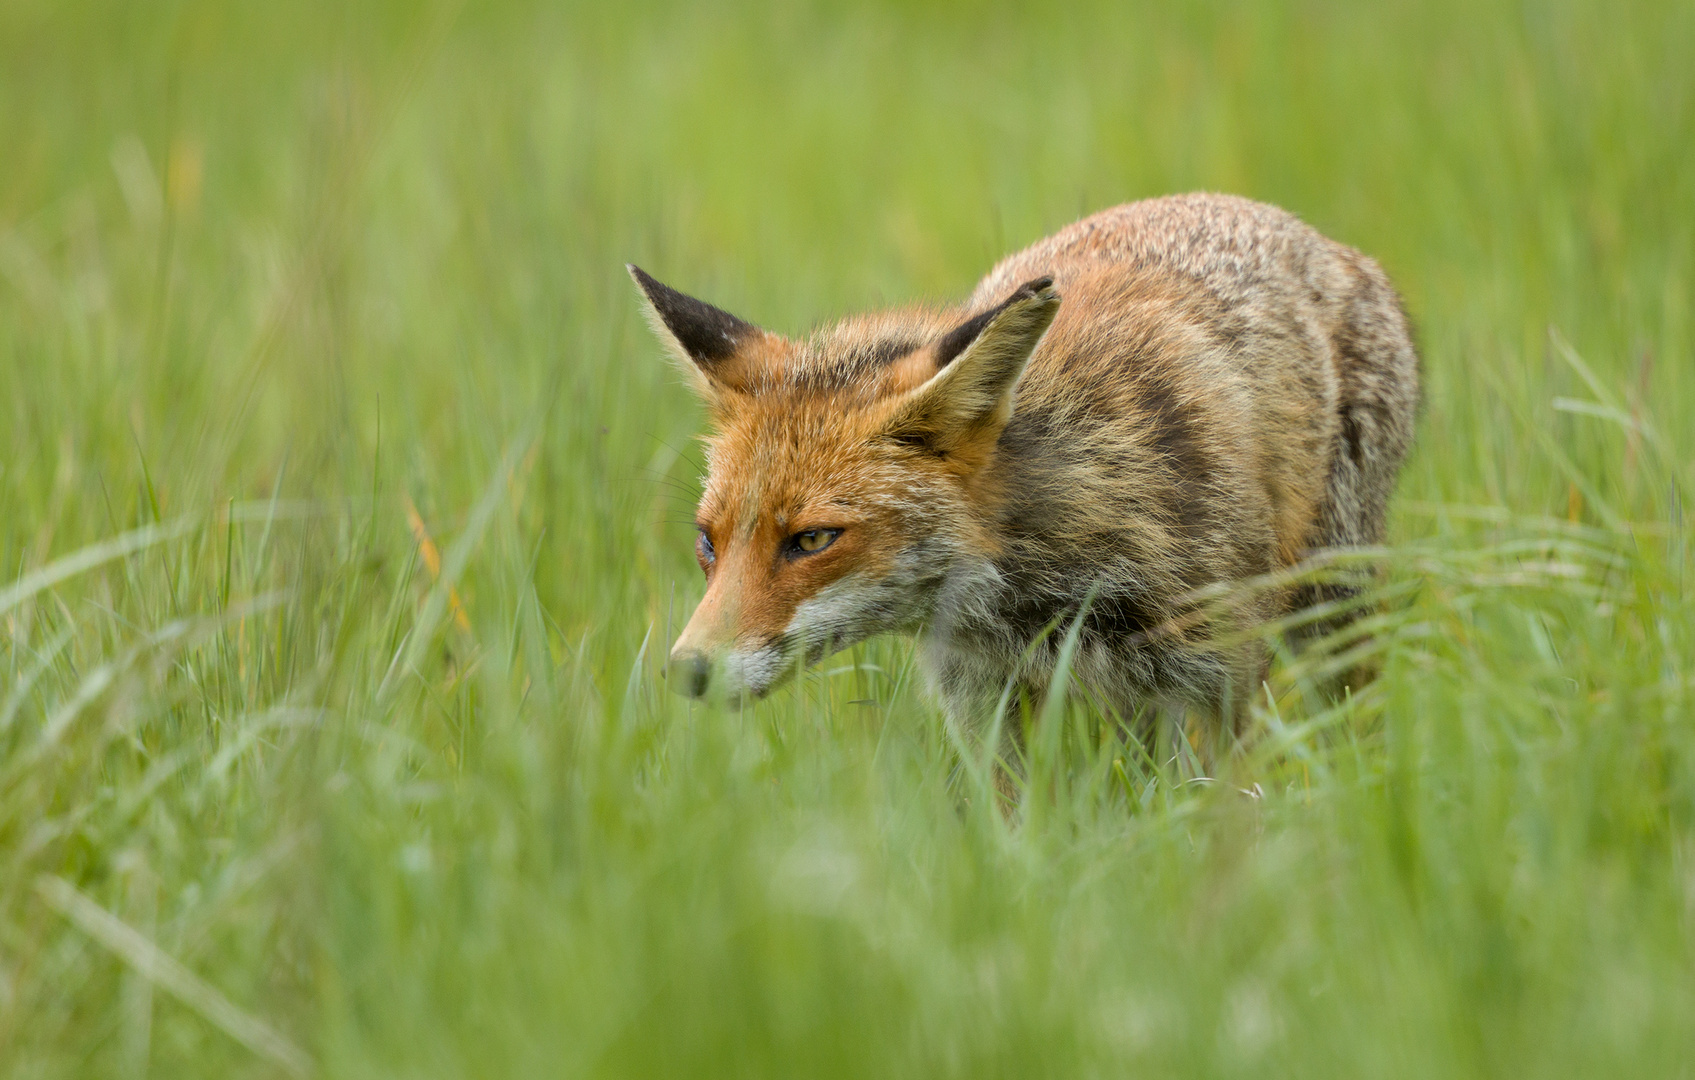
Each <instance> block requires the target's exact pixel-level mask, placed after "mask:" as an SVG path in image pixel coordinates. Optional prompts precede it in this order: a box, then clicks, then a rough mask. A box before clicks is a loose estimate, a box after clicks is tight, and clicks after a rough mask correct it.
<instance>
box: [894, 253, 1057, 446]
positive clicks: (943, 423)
mask: <svg viewBox="0 0 1695 1080" xmlns="http://www.w3.org/2000/svg"><path fill="white" fill-rule="evenodd" d="M1058 311H1059V294H1058V293H1057V292H1055V291H1054V289H1053V278H1051V277H1044V278H1037V279H1036V280H1034V281H1031V282H1028V283H1027V284H1025V285H1022V286H1020V287H1019V289H1018V291H1016V292H1014V293H1013V294H1012V295H1011V296H1010V297H1008V298H1007V299H1006V300H1004V301H1002V302H1001V303H1000V304H999V305H997V306H995V307H992V308H990V309H989V310H988V311H985V312H983V313H982V314H980V315H976V316H973V317H972V318H970V319H967V320H966V321H964V322H962V323H960V324H959V325H958V326H956V327H954V328H953V329H952V330H950V331H948V332H947V333H946V334H944V335H943V336H942V337H941V339H940V340H938V341H937V342H936V344H935V345H934V346H933V347H932V351H933V355H934V357H935V363H936V366H937V367H938V368H940V370H939V371H937V372H936V374H935V375H932V376H931V377H930V379H929V380H928V381H927V382H925V383H924V384H923V385H921V386H919V387H918V388H917V389H915V390H912V391H911V392H910V393H908V394H907V395H906V396H905V397H904V398H902V399H900V401H899V403H898V404H897V406H896V408H895V411H894V414H893V416H892V417H891V418H890V420H889V422H888V423H887V424H886V425H885V427H884V435H885V436H887V437H888V438H892V439H895V440H896V441H898V442H903V443H907V444H909V445H913V446H921V447H924V448H926V449H928V450H931V451H932V452H936V453H942V454H945V453H948V452H949V451H951V450H954V449H957V448H959V447H960V446H962V445H965V444H967V443H972V442H975V441H977V440H981V439H985V438H988V439H993V438H996V437H998V436H999V435H1000V431H1001V429H1002V428H1003V427H1005V426H1006V422H1007V421H1008V420H1009V419H1011V418H1012V391H1013V387H1015V386H1016V385H1017V384H1018V377H1019V376H1020V375H1022V374H1024V366H1025V365H1026V364H1028V363H1029V362H1030V355H1031V353H1033V352H1035V350H1036V344H1037V343H1038V342H1039V341H1041V340H1042V335H1043V334H1044V333H1046V332H1047V329H1048V325H1049V324H1050V323H1052V322H1053V319H1054V315H1055V314H1056V313H1057V312H1058Z"/></svg>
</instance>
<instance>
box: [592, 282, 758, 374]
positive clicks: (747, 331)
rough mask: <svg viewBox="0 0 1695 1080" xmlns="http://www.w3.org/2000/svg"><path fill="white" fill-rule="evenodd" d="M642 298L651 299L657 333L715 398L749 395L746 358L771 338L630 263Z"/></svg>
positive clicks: (651, 315)
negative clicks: (728, 392)
mask: <svg viewBox="0 0 1695 1080" xmlns="http://www.w3.org/2000/svg"><path fill="white" fill-rule="evenodd" d="M624 269H626V270H628V271H629V272H630V277H632V278H634V279H635V282H636V285H637V286H638V287H639V288H640V289H641V291H642V296H644V297H645V298H646V299H647V314H648V322H649V323H651V324H652V325H653V330H654V333H656V334H658V335H659V338H660V340H662V341H664V342H665V344H666V346H667V347H668V348H669V349H670V350H671V352H672V353H674V354H675V355H676V357H677V359H678V360H681V361H684V362H685V363H686V364H687V366H688V367H689V368H690V369H692V370H693V371H694V372H695V373H696V374H697V375H698V376H700V377H702V378H704V379H705V380H706V385H704V386H702V389H703V390H704V391H707V392H708V393H709V394H710V392H711V390H712V389H713V388H714V387H726V388H729V389H735V390H741V389H746V387H745V386H744V385H743V384H744V383H745V382H746V377H747V375H748V374H749V372H748V371H747V370H746V369H747V368H748V366H749V365H748V364H747V363H746V362H745V360H746V358H745V357H740V356H739V354H741V353H742V352H743V350H745V349H746V348H747V347H748V346H750V345H754V344H756V343H758V342H759V341H760V340H762V339H764V338H767V337H769V336H770V335H768V334H766V332H765V331H763V330H761V329H760V328H759V327H757V326H755V325H753V324H752V323H748V322H743V321H742V320H740V319H738V318H736V317H735V316H734V315H731V314H730V313H729V312H728V311H722V310H720V309H718V308H715V307H713V306H712V305H711V304H708V303H706V302H705V301H704V300H696V299H695V298H694V297H692V296H688V295H685V294H683V293H680V292H678V291H677V290H676V289H673V288H671V287H670V286H669V285H665V284H663V283H661V282H660V281H658V280H656V279H655V278H654V277H653V276H652V275H651V274H648V273H647V272H646V271H644V270H642V269H641V267H639V266H636V265H634V264H630V263H626V264H625V266H624Z"/></svg>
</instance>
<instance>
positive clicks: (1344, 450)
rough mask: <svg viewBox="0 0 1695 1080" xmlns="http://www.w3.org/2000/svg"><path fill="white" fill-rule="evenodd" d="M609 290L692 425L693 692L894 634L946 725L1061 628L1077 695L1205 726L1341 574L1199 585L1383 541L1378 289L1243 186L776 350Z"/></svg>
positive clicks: (713, 312) (658, 303) (721, 320)
mask: <svg viewBox="0 0 1695 1080" xmlns="http://www.w3.org/2000/svg"><path fill="white" fill-rule="evenodd" d="M631 273H632V275H633V276H634V277H635V278H636V281H637V283H638V285H640V286H641V288H642V291H643V293H644V295H645V296H646V298H647V300H648V304H649V310H650V313H651V315H652V321H653V323H654V326H655V329H656V331H658V333H659V334H660V336H661V338H662V339H663V340H665V341H666V342H667V343H668V345H669V346H670V347H671V349H672V351H673V352H674V353H675V354H676V356H677V357H678V358H679V359H680V360H681V361H682V362H683V364H684V367H685V369H686V370H688V371H689V372H690V373H691V375H692V377H693V379H694V381H695V383H696V386H697V388H698V389H699V391H700V392H701V394H702V395H703V397H704V398H705V399H706V401H707V403H708V406H709V409H710V412H711V416H712V422H713V428H714V432H713V434H712V435H711V436H710V437H708V439H707V441H706V448H707V453H706V458H707V467H708V475H707V477H706V479H705V490H704V494H703V497H702V499H701V502H700V507H699V511H698V514H697V526H698V536H697V541H696V551H697V555H698V557H699V559H700V562H701V566H702V568H703V570H704V571H705V573H706V578H707V588H706V595H705V597H704V599H703V600H702V601H701V603H700V606H699V608H698V609H697V610H696V611H695V614H694V616H693V618H692V619H691V620H690V621H689V624H688V626H687V627H686V628H685V630H684V631H683V633H682V635H681V636H680V637H679V638H678V640H677V642H676V644H675V647H674V648H673V651H672V664H671V674H672V679H673V682H674V684H675V685H676V686H677V687H678V688H679V689H681V690H683V691H684V692H686V693H690V694H696V695H698V694H702V693H706V692H710V691H714V690H716V691H718V692H722V693H724V694H726V695H727V696H730V697H732V698H734V697H740V696H749V695H751V696H759V695H762V694H764V693H767V692H768V691H770V690H771V689H772V688H773V687H775V686H777V685H778V684H779V683H781V682H782V681H783V679H784V678H785V677H786V676H788V675H789V674H791V673H792V672H794V671H795V670H796V669H797V668H798V667H800V666H801V665H804V664H807V663H812V662H815V661H817V660H819V659H821V658H822V657H824V656H826V655H828V654H829V653H832V652H834V651H836V650H838V649H841V648H844V647H846V646H848V645H851V644H853V643H855V642H857V641H860V640H863V639H864V638H866V637H869V636H871V635H874V634H879V633H884V632H903V633H913V634H916V635H917V636H918V638H919V642H920V656H921V658H922V660H923V663H924V667H925V669H926V671H927V673H928V676H929V678H930V681H931V684H932V686H933V688H934V690H935V691H936V692H937V693H938V694H939V696H940V697H941V699H942V701H943V704H944V706H945V707H947V708H948V709H949V711H950V712H951V713H953V714H954V715H955V716H956V717H958V718H959V719H960V720H961V721H963V722H970V721H974V720H978V719H981V718H983V717H984V716H986V715H987V714H988V713H989V712H990V711H991V710H992V709H993V707H994V705H995V702H996V701H998V700H999V699H1000V698H1001V696H1002V694H1003V693H1004V692H1005V691H1006V690H1007V689H1008V688H1011V689H1013V690H1015V691H1020V690H1021V691H1025V692H1028V693H1031V694H1038V695H1039V694H1042V693H1044V692H1046V690H1047V688H1048V684H1049V682H1050V681H1051V679H1052V677H1053V672H1054V668H1055V665H1056V663H1057V661H1058V653H1059V648H1060V642H1061V640H1062V639H1063V637H1064V636H1065V634H1066V632H1067V630H1068V629H1071V628H1072V627H1073V624H1075V631H1076V643H1077V644H1076V648H1075V652H1074V653H1073V659H1072V673H1073V676H1074V677H1075V679H1076V680H1077V685H1078V686H1080V687H1081V688H1082V689H1083V690H1084V691H1085V692H1087V693H1089V694H1091V695H1092V696H1094V697H1095V698H1096V699H1097V700H1098V701H1099V702H1100V703H1101V704H1103V705H1105V706H1106V707H1108V708H1110V709H1113V710H1115V711H1117V712H1118V713H1119V714H1120V715H1122V716H1125V717H1129V716H1130V715H1132V714H1133V713H1135V712H1136V711H1137V710H1139V709H1140V708H1141V707H1143V706H1145V705H1150V704H1153V705H1161V704H1171V705H1177V706H1180V707H1181V706H1187V705H1198V706H1201V707H1203V708H1205V709H1208V710H1210V711H1212V712H1213V713H1214V714H1215V715H1217V716H1218V717H1219V718H1220V719H1221V720H1223V721H1224V723H1225V724H1226V725H1233V724H1235V723H1237V722H1238V721H1239V718H1240V717H1241V716H1242V715H1243V707H1244V705H1245V703H1246V701H1247V699H1248V697H1249V695H1251V694H1252V693H1253V692H1254V690H1255V689H1256V688H1257V687H1258V686H1259V685H1260V682H1261V680H1262V679H1263V677H1264V668H1265V648H1264V646H1263V644H1261V643H1260V640H1259V639H1258V638H1257V637H1255V636H1254V635H1253V634H1251V633H1244V632H1242V631H1245V630H1249V629H1251V628H1252V626H1254V625H1257V624H1260V623H1263V622H1265V621H1267V620H1271V619H1276V618H1278V617H1280V616H1283V615H1285V614H1288V613H1289V612H1291V611H1294V610H1296V609H1299V608H1301V607H1304V606H1308V605H1311V604H1314V603H1318V602H1322V601H1326V600H1337V599H1343V598H1344V597H1345V594H1346V593H1347V592H1348V591H1349V587H1348V586H1347V585H1346V584H1345V583H1344V584H1335V583H1332V584H1330V585H1327V586H1324V587H1315V586H1307V587H1293V586H1291V587H1274V588H1261V589H1256V590H1243V591H1242V594H1241V596H1240V598H1239V599H1238V600H1237V601H1236V602H1234V603H1231V604H1229V605H1226V606H1225V607H1224V608H1222V609H1221V608H1219V607H1218V606H1216V605H1214V606H1211V607H1208V606H1207V605H1205V604H1203V603H1202V601H1201V600H1200V599H1198V598H1199V597H1204V596H1206V595H1208V593H1209V591H1210V592H1213V593H1216V592H1218V591H1219V589H1220V588H1221V587H1224V586H1228V585H1229V584H1230V583H1233V582H1242V581H1244V580H1247V579H1264V578H1266V577H1267V575H1274V574H1275V572H1276V571H1279V570H1285V569H1287V568H1290V567H1293V566H1295V565H1296V564H1298V563H1300V562H1301V561H1302V560H1303V559H1306V558H1308V557H1309V556H1311V555H1312V554H1313V553H1315V552H1317V551H1319V550H1322V549H1333V548H1346V547H1350V546H1357V545H1361V544H1371V543H1375V542H1377V541H1378V540H1380V539H1381V536H1382V531H1383V521H1384V512H1385V505H1386V502H1387V500H1388V497H1389V495H1390V493H1391V491H1392V489H1393V486H1394V482H1395V477H1396V474H1397V472H1398V471H1399V468H1400V464H1401V461H1402V459H1403V458H1404V457H1405V454H1406V451H1407V448H1408V445H1409V443H1410V441H1411V436H1412V425H1413V417H1414V413H1415V411H1416V406H1417V398H1418V360H1417V356H1416V353H1415V351H1414V349H1413V346H1412V343H1411V340H1410V338H1409V335H1408V330H1407V323H1406V319H1405V317H1404V315H1403V314H1402V310H1401V306H1400V302H1399V298H1398V297H1397V296H1396V294H1395V291H1394V289H1393V288H1392V287H1391V286H1390V284H1389V282H1388V280H1387V279H1386V278H1385V276H1384V274H1383V272H1382V271H1381V270H1380V269H1379V268H1378V266H1377V265H1376V264H1375V263H1374V262H1372V261H1371V260H1370V259H1368V258H1366V257H1365V256H1364V255H1361V254H1360V253H1359V252H1357V251H1355V250H1354V249H1352V248H1349V247H1346V246H1344V245H1341V244H1338V243H1335V242H1334V241H1331V240H1328V239H1326V238H1325V237H1323V236H1321V235H1320V234H1318V233H1317V232H1315V231H1314V230H1312V229H1311V228H1309V227H1307V226H1306V225H1304V224H1303V223H1301V222H1300V221H1299V220H1297V219H1296V218H1294V217H1293V216H1291V215H1289V214H1287V213H1285V212H1284V211H1281V210H1278V209H1276V208H1274V207H1271V206H1266V205H1264V204H1260V203H1255V202H1250V201H1248V200H1245V199H1240V198H1234V197H1229V196H1219V195H1199V194H1197V195H1184V196H1174V197H1169V198H1163V199H1153V200H1148V201H1145V202H1139V203H1132V204H1129V205H1126V206H1120V207H1117V208H1114V209H1111V210H1107V211H1103V212H1102V213H1099V214H1096V215H1094V216H1093V217H1090V218H1087V219H1084V220H1083V221H1079V222H1077V223H1075V224H1073V225H1071V226H1069V227H1067V228H1065V229H1063V230H1061V231H1060V232H1059V233H1056V234H1055V235H1053V236H1051V237H1049V238H1047V239H1045V240H1042V241H1039V242H1038V243H1036V244H1034V245H1032V246H1031V247H1029V248H1027V249H1025V250H1024V251H1021V252H1018V253H1017V254H1014V255H1012V256H1009V257H1008V258H1006V259H1005V260H1003V261H1002V262H1001V263H1000V264H999V265H998V266H996V267H995V268H994V269H993V270H992V271H990V273H989V275H988V276H987V277H985V278H984V279H983V281H982V282H981V283H980V284H979V285H978V287H977V289H976V290H975V292H974V293H973V294H972V296H971V297H970V298H969V299H968V300H967V301H966V302H965V303H964V304H963V305H960V306H958V307H952V308H945V307H911V308H906V309H900V310H896V311H890V312H883V313H878V314H874V315H866V316H859V317H855V318H849V319H846V320H843V321H841V322H839V323H837V324H835V325H833V326H829V327H826V328H824V329H821V330H819V331H817V332H815V333H813V334H812V335H811V336H809V337H807V338H806V339H804V340H794V339H789V338H785V337H781V336H779V335H776V334H773V333H770V332H767V331H765V330H762V329H760V328H758V327H756V326H753V325H751V324H749V323H746V322H743V321H742V320H740V319H738V318H736V317H734V316H732V315H729V314H728V313H726V312H723V311H720V310H719V309H717V308H714V307H712V306H710V305H708V304H705V303H702V302H701V301H698V300H694V299H692V298H690V297H687V296H684V295H683V294H681V293H678V292H676V291H674V290H672V289H669V288H667V287H666V286H664V285H661V284H660V283H659V282H657V281H655V280H653V279H652V278H651V277H649V276H647V275H646V274H644V273H642V272H641V271H640V270H637V269H635V268H634V267H632V268H631ZM1339 607H1340V608H1342V609H1344V610H1345V609H1346V605H1339ZM1221 610H1222V611H1224V612H1225V614H1222V615H1221V614H1220V613H1219V612H1220V611H1221Z"/></svg>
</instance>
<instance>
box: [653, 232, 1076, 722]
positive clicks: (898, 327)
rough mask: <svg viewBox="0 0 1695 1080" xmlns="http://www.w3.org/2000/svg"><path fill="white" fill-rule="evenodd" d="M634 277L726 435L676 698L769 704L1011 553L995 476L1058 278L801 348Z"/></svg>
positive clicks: (918, 618) (680, 646)
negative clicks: (986, 302)
mask: <svg viewBox="0 0 1695 1080" xmlns="http://www.w3.org/2000/svg"><path fill="white" fill-rule="evenodd" d="M628 269H629V271H630V276H631V277H633V278H634V279H635V281H636V284H637V285H638V286H640V288H641V291H642V294H643V296H644V297H645V298H646V301H647V305H648V314H649V317H650V321H651V322H652V324H653V327H654V331H655V332H656V333H657V334H658V335H659V337H660V339H661V340H662V341H663V342H664V343H665V344H666V346H667V347H668V348H669V350H670V351H671V352H672V353H673V354H674V355H675V357H676V359H677V360H678V361H679V362H680V363H681V364H682V366H683V368H684V369H685V370H686V371H687V372H688V374H689V376H690V378H691V381H692V382H693V383H694V385H695V388H696V389H697V391H698V392H699V393H700V394H701V396H702V397H703V398H704V399H705V401H706V403H707V406H708V409H709V411H710V413H711V419H712V426H713V433H712V434H711V435H710V436H709V437H708V438H707V439H706V440H705V443H706V462H707V476H706V478H705V484H704V493H703V495H702V497H701V500H700V505H699V508H698V511H697V513H696V517H695V525H696V529H697V535H696V537H695V555H696V557H697V559H698V560H699V562H700V566H701V569H702V571H704V572H705V574H706V595H705V597H704V598H703V599H702V600H701V602H700V606H699V607H698V608H696V609H695V612H694V615H693V617H692V618H691V619H690V620H689V622H688V625H687V626H686V627H685V628H684V630H683V632H682V634H681V635H680V636H679V637H678V638H677V641H676V644H675V646H674V647H673V648H672V650H671V659H670V666H669V677H670V682H671V684H672V686H673V687H675V688H676V689H677V690H679V691H681V692H682V693H685V694H688V695H690V696H693V697H698V696H701V695H703V694H705V693H708V692H709V691H710V692H713V693H717V694H722V695H725V696H727V697H729V698H731V699H740V698H743V697H758V696H761V695H763V694H765V693H766V692H768V691H770V690H771V689H772V688H774V687H776V686H777V685H779V684H780V683H781V682H782V681H783V680H784V679H786V678H787V677H788V676H789V675H791V674H793V673H794V671H796V670H797V669H798V668H799V667H800V666H801V665H803V664H811V663H815V662H817V661H818V660H820V659H822V658H823V657H825V656H827V655H829V654H830V653H833V652H835V651H837V650H839V649H842V648H845V647H847V646H849V645H852V644H854V643H855V642H858V641H861V640H864V639H865V638H867V637H870V636H872V635H875V634H879V633H884V632H890V631H902V630H911V629H916V628H918V627H921V626H922V625H924V624H925V623H926V621H927V620H929V619H930V617H931V616H932V614H933V612H934V610H935V607H936V604H937V600H938V594H939V593H940V592H941V591H942V589H943V587H944V585H945V584H946V583H947V581H948V580H949V577H950V575H951V574H953V573H955V572H956V571H957V570H958V569H959V568H960V567H962V566H965V565H972V564H975V565H980V564H981V560H982V559H983V558H984V557H986V556H990V555H992V554H993V553H994V550H995V541H994V536H993V533H992V532H991V530H990V528H989V523H988V521H987V520H986V519H985V510H986V508H987V507H990V506H992V505H993V504H994V503H995V502H996V501H997V499H998V492H997V491H996V490H995V481H994V470H992V469H990V468H988V466H989V465H990V464H991V462H992V460H993V458H994V454H995V446H996V443H997V440H998V439H999V438H1000V434H1001V431H1002V430H1003V429H1004V428H1005V426H1006V424H1007V421H1008V420H1009V419H1010V418H1011V416H1012V409H1013V394H1014V388H1015V387H1016V385H1017V383H1018V379H1019V376H1020V375H1021V374H1022V373H1023V371H1024V368H1025V365H1026V364H1027V363H1028V362H1029V360H1030V356H1031V353H1032V352H1033V351H1034V350H1035V348H1036V345H1037V343H1038V342H1039V341H1040V340H1041V338H1042V335H1043V333H1044V332H1045V331H1046V330H1047V328H1048V325H1049V324H1050V323H1051V322H1052V321H1053V318H1054V314H1055V312H1056V311H1057V310H1058V308H1059V295H1058V294H1057V293H1055V292H1054V290H1053V281H1052V279H1051V278H1040V279H1038V280H1035V281H1032V282H1029V283H1028V284H1026V285H1024V286H1022V287H1021V288H1019V289H1017V290H1015V291H1014V292H1013V293H1012V295H1011V296H1009V297H1007V298H1006V299H1005V300H1004V301H1002V302H1001V303H999V304H997V305H996V306H994V307H992V308H990V309H988V310H986V311H980V312H976V313H970V312H959V311H946V310H932V309H921V308H915V309H909V310H904V311H896V312H890V313H884V314H879V315H872V316H864V317H859V318H854V319H849V320H846V321H844V322H842V323H839V324H837V325H836V326H834V327H831V328H828V329H825V330H823V331H820V332H818V333H815V334H814V335H812V336H811V337H810V338H808V339H806V340H793V339H789V338H785V337H782V336H779V335H777V334H773V333H770V332H769V331H766V330H762V329H760V328H759V327H757V326H754V325H752V324H750V323H746V322H743V321H742V320H741V319H738V318H736V317H735V316H734V315H731V314H729V313H728V312H725V311H721V310H719V309H718V308H715V307H713V306H712V305H710V304H707V303H704V302H702V301H700V300H696V299H694V298H692V297H689V296H685V295H683V294H682V293H680V292H677V291H676V290H674V289H671V288H668V287H667V286H665V285H662V284H660V283H659V282H658V281H655V280H654V279H653V278H652V277H650V276H648V275H647V274H645V273H643V272H642V271H641V270H639V269H637V268H636V267H634V266H631V267H629V268H628Z"/></svg>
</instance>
